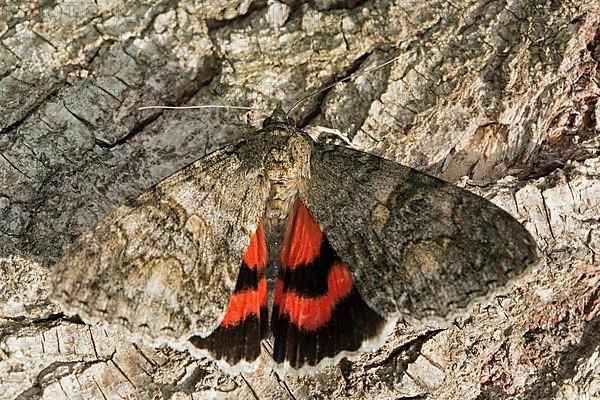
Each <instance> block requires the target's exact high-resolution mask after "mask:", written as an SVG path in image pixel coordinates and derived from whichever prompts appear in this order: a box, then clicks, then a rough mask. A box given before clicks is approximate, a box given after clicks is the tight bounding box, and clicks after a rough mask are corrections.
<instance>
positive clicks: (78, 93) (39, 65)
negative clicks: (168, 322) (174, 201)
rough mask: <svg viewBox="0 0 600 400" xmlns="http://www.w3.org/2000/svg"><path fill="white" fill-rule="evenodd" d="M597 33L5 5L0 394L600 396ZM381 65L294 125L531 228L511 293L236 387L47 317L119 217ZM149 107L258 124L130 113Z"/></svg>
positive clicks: (295, 13) (482, 16)
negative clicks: (66, 264)
mask: <svg viewBox="0 0 600 400" xmlns="http://www.w3.org/2000/svg"><path fill="white" fill-rule="evenodd" d="M598 15H600V10H599V7H598V3H597V1H595V0H589V1H583V0H582V1H577V2H575V1H573V2H566V1H565V2H559V1H551V2H550V1H549V2H541V1H539V2H538V1H525V0H522V1H513V2H502V1H491V2H490V1H470V2H467V1H463V2H442V1H440V2H427V3H426V4H425V3H423V2H412V3H410V2H400V1H398V2H383V1H381V2H377V1H374V2H371V1H365V2H362V1H314V2H311V3H310V4H302V3H301V2H287V4H284V3H277V2H264V1H256V2H251V1H229V2H214V3H213V2H207V1H205V2H195V3H194V2H192V1H181V2H176V3H173V2H169V1H157V2H148V3H144V2H130V1H128V2H127V3H126V4H124V3H121V2H97V3H96V2H92V1H89V2H87V1H81V2H72V1H71V2H43V3H30V2H20V3H16V4H13V3H11V4H10V5H8V6H5V5H2V7H1V8H0V94H1V96H0V257H2V258H0V274H1V275H2V279H0V398H2V399H4V398H6V399H13V398H21V399H26V398H39V397H42V398H48V399H54V398H71V399H78V398H82V399H83V398H85V399H88V398H98V399H103V398H109V399H110V398H119V397H128V396H129V397H133V398H172V399H179V398H198V399H201V398H206V397H209V396H214V397H223V398H281V399H285V398H293V397H295V398H306V397H312V398H334V397H335V398H367V399H370V398H373V399H374V398H402V397H407V398H431V399H464V398H470V399H471V398H472V399H496V398H498V399H502V398H508V397H510V396H513V397H515V398H527V399H547V398H552V399H574V398H594V396H595V397H599V396H600V372H599V371H600V337H599V335H598V332H599V331H600V289H599V286H600V266H599V265H600V260H599V255H598V252H599V251H600V229H599V215H600V204H599V200H598V199H599V197H600V138H599V135H598V132H599V130H600V122H599V121H600V111H599V110H600V108H598V107H597V104H598V96H599V93H600V88H599V87H598V79H599V78H598V62H599V60H600V30H599V28H598V26H599V25H600V17H599V16H598ZM394 56H401V57H400V59H399V60H398V61H397V62H395V63H393V64H391V65H390V66H389V67H388V68H382V69H379V70H377V71H375V72H373V73H370V74H368V75H363V76H360V77H358V78H356V79H354V80H352V81H350V82H347V83H344V84H341V85H338V86H336V87H335V88H333V89H330V90H327V91H325V92H324V93H322V94H320V95H318V96H316V97H314V98H311V99H309V100H308V101H307V102H306V103H305V104H304V105H303V106H302V107H301V108H300V110H299V112H298V113H297V114H296V117H297V120H298V121H299V123H300V125H301V126H306V127H307V130H309V131H311V132H313V133H315V134H319V135H320V136H321V140H339V139H338V138H337V135H331V134H330V133H329V132H330V129H318V128H316V126H324V127H328V128H333V129H335V130H337V131H339V132H341V133H342V136H344V137H346V138H347V140H348V141H349V142H350V143H351V144H352V146H354V147H356V148H359V149H362V150H365V151H368V152H371V153H373V154H378V155H382V156H384V157H386V158H389V159H392V160H395V161H398V162H402V163H404V164H406V165H409V166H412V167H415V168H417V169H420V170H423V171H427V172H429V173H432V174H434V175H436V176H439V177H442V178H444V179H447V180H450V181H452V182H459V183H461V184H462V185H464V186H466V187H467V188H468V189H470V190H472V191H473V192H475V193H477V194H480V195H483V196H484V197H486V198H488V199H491V200H492V201H493V202H494V203H496V204H498V205H500V206H502V207H503V208H504V209H505V210H507V211H508V212H510V213H511V214H512V215H513V216H515V217H516V218H517V219H519V220H520V221H523V222H524V224H525V226H526V227H527V228H528V229H529V231H530V232H531V233H532V235H534V238H535V239H536V240H537V243H538V246H539V249H540V254H541V255H542V257H543V259H542V261H541V262H540V263H539V265H538V266H537V268H536V269H535V270H534V273H533V274H531V275H529V276H525V277H522V278H521V279H520V280H519V281H517V282H516V284H515V286H514V287H513V289H512V290H509V291H508V292H507V293H506V294H505V295H502V296H498V297H495V298H492V299H489V301H486V302H482V303H481V305H480V306H478V307H475V308H473V309H471V310H470V311H469V312H468V313H467V314H466V315H465V316H463V317H461V318H459V319H456V320H454V321H449V322H448V323H447V324H442V325H432V324H425V323H422V322H420V321H408V320H407V321H404V322H403V323H402V324H401V325H399V326H398V329H397V330H396V331H395V332H394V334H393V335H392V336H391V337H390V339H389V341H388V343H387V344H386V345H385V346H384V348H383V349H382V350H381V351H379V352H377V353H373V354H365V355H364V356H363V357H362V358H361V359H359V360H358V361H357V362H355V363H350V362H342V363H341V365H340V366H339V367H332V368H328V369H326V370H323V371H322V372H320V373H319V374H317V375H315V376H314V377H303V378H298V377H285V376H278V375H276V374H273V373H270V372H269V371H267V370H259V371H258V372H257V373H255V374H253V375H244V376H237V377H234V378H231V377H228V376H226V375H223V374H222V373H221V372H219V371H218V370H217V369H216V368H215V367H214V365H213V364H212V363H210V362H208V361H206V360H194V359H192V358H191V357H190V356H189V355H187V354H186V353H182V352H178V351H176V350H172V349H169V348H167V347H163V348H159V349H152V348H148V347H145V346H142V345H140V344H135V343H130V342H129V341H128V340H127V339H128V338H127V337H126V336H127V335H126V334H125V333H124V332H123V331H121V330H120V329H119V328H118V327H109V328H106V327H101V326H88V325H85V324H83V323H81V321H80V320H78V319H77V318H76V317H69V316H65V315H64V314H63V313H62V310H60V309H59V308H58V307H57V306H55V305H52V304H51V303H49V302H48V301H47V294H48V287H49V281H50V279H51V274H52V265H53V263H54V262H55V261H56V260H57V258H58V257H59V256H60V255H61V254H62V253H63V252H64V251H65V250H66V248H67V246H68V245H69V243H71V242H72V241H73V240H74V238H76V237H77V236H79V235H80V234H81V233H82V232H83V231H84V230H85V229H86V228H89V227H90V226H92V225H93V224H94V223H95V222H96V221H97V220H98V219H100V218H101V217H102V216H104V215H106V214H107V213H108V212H110V211H111V210H112V209H114V208H115V207H116V206H117V205H118V204H120V203H122V202H123V201H124V200H125V199H126V198H128V197H131V196H134V195H136V194H137V193H139V192H141V191H142V190H143V189H145V188H148V187H150V186H151V185H152V184H154V183H156V182H158V181H159V180H161V179H162V178H164V177H166V176H167V175H169V174H170V173H172V172H174V171H176V170H178V169H179V168H181V167H183V166H184V165H186V164H188V163H189V162H191V161H193V160H194V159H196V158H198V157H200V156H202V155H203V154H206V153H207V152H208V151H211V150H214V149H216V148H218V147H220V146H222V145H223V144H225V143H228V142H230V141H231V140H233V139H235V138H238V137H240V136H241V135H243V134H245V133H246V132H248V124H250V125H254V126H257V125H258V124H259V121H260V120H261V119H262V118H263V117H264V116H265V114H268V113H269V112H270V110H272V108H273V107H274V106H275V105H276V104H277V103H280V104H282V106H283V107H284V108H286V107H289V106H291V105H292V104H293V103H294V102H295V101H296V100H297V99H298V98H299V97H301V96H302V95H303V94H305V93H307V91H310V90H314V89H318V88H320V87H323V86H325V85H326V84H327V83H330V82H332V81H335V80H336V79H339V78H342V77H345V76H348V75H349V74H351V73H353V72H355V71H358V70H362V69H365V68H367V67H369V66H373V65H377V64H380V63H382V62H384V61H385V60H388V59H390V58H392V57H394ZM154 103H160V104H177V105H182V104H188V103H189V104H213V103H219V104H228V105H251V106H253V107H256V108H259V109H261V110H264V111H263V112H260V111H257V112H252V113H247V114H242V113H239V112H237V111H235V112H234V111H215V110H200V111H193V112H164V111H144V112H140V111H137V107H138V106H141V105H148V104H154ZM463 176H467V177H468V178H466V179H465V178H462V177H463Z"/></svg>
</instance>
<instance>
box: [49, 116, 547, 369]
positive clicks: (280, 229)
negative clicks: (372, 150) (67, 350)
mask: <svg viewBox="0 0 600 400" xmlns="http://www.w3.org/2000/svg"><path fill="white" fill-rule="evenodd" d="M536 257H537V256H536V248H535V243H534V240H533V239H532V238H531V236H530V235H529V233H528V232H527V230H526V229H524V228H523V227H522V226H521V225H520V224H519V223H518V222H517V221H516V220H515V219H513V218H512V217H511V216H510V215H509V214H508V213H506V212H505V211H503V210H501V209H500V208H498V207H496V206H495V205H493V204H492V203H490V202H488V201H486V200H484V199H483V198H481V197H478V196H476V195H474V194H472V193H470V192H468V191H466V190H463V189H461V188H459V187H457V186H454V185H452V184H450V183H447V182H444V181H442V180H439V179H437V178H434V177H431V176H429V175H426V174H424V173H421V172H418V171H416V170H414V169H411V168H408V167H405V166H402V165H400V164H397V163H395V162H392V161H389V160H386V159H383V158H380V157H377V156H374V155H370V154H367V153H363V152H360V151H357V150H352V149H349V148H346V147H343V146H338V145H334V144H322V143H318V142H315V141H313V140H312V139H311V138H310V137H309V136H308V135H307V134H306V133H303V132H302V131H300V130H298V129H296V127H295V125H294V123H293V121H292V120H291V119H290V118H288V117H287V115H286V113H285V112H283V110H281V108H277V109H276V110H275V112H274V113H273V115H272V116H271V117H270V118H268V119H267V120H265V122H264V124H263V129H261V130H259V131H258V132H256V133H255V134H253V135H249V136H248V137H245V138H243V139H242V140H240V141H238V142H235V143H233V144H230V145H228V146H225V147H223V148H221V149H220V150H217V151H214V152H213V153H210V154H208V155H206V156H204V157H202V158H200V159H198V160H197V161H195V162H193V163H192V164H190V165H188V166H187V167H185V168H183V169H181V170H179V171H177V172H175V173H174V174H173V175H171V176H170V177H168V178H166V179H164V180H163V181H161V182H160V183H158V184H157V185H156V186H154V187H152V188H150V189H149V190H147V191H145V192H143V193H142V194H141V195H140V196H139V197H138V198H137V199H135V200H133V201H130V202H129V203H127V204H124V205H122V206H120V207H118V208H117V209H116V210H114V211H113V212H112V213H110V214H108V215H107V216H106V217H105V218H103V219H102V220H100V221H99V222H98V223H97V224H96V225H95V226H94V227H93V228H91V229H90V230H88V231H87V232H85V233H84V234H83V235H82V236H81V237H80V238H79V239H77V240H76V241H75V242H74V243H73V244H72V246H71V247H70V249H69V250H68V251H67V252H66V254H65V255H64V256H63V258H62V259H61V260H60V261H59V262H58V263H57V264H56V265H55V266H54V270H53V294H52V299H53V300H54V301H55V302H57V303H58V304H60V305H61V306H62V307H63V309H64V310H65V312H68V313H73V314H79V315H80V316H81V317H82V318H83V319H84V320H85V321H104V322H106V323H121V324H124V325H125V326H127V327H128V328H129V330H130V331H132V332H134V333H136V334H138V335H140V336H141V337H143V338H144V339H146V340H147V341H150V342H151V343H153V344H155V345H157V344H168V345H171V346H173V347H178V348H180V347H184V348H186V349H188V350H189V351H190V352H191V353H192V354H194V355H197V356H206V355H208V356H210V357H211V358H212V359H214V360H216V361H217V363H218V364H219V365H220V366H222V367H223V368H225V369H227V370H229V371H233V372H238V371H241V370H247V369H252V368H256V365H257V362H258V360H259V359H260V357H261V342H262V341H263V340H271V341H272V343H273V347H272V359H273V360H274V362H275V363H276V365H277V366H282V367H286V368H292V369H296V370H306V369H310V368H313V367H319V366H320V365H325V364H331V363H335V362H336V361H337V360H339V359H340V358H341V357H343V356H349V355H354V354H358V353H360V352H361V351H364V350H374V349H376V348H378V347H379V346H381V344H382V343H383V341H384V340H385V338H386V337H387V335H388V334H389V333H390V331H391V330H392V329H393V328H394V326H395V323H396V321H397V320H398V318H402V317H404V316H408V315H410V316H411V317H416V318H426V317H430V316H438V317H447V316H450V315H452V314H453V313H454V312H455V311H457V310H461V309H464V308H465V307H467V306H468V305H469V304H470V303H471V302H472V300H473V299H474V298H476V297H478V296H481V295H483V294H485V293H487V292H488V291H489V290H490V289H493V288H497V287H501V286H503V285H504V284H506V282H507V281H508V280H509V278H511V277H514V276H515V275H517V274H519V273H521V272H522V271H523V270H524V269H525V268H526V267H527V266H529V265H530V264H531V263H533V262H534V261H535V260H536ZM274 269H277V274H276V276H275V275H273V274H272V273H271V275H270V271H273V270H274ZM269 276H272V277H273V279H269Z"/></svg>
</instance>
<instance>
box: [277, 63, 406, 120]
mask: <svg viewBox="0 0 600 400" xmlns="http://www.w3.org/2000/svg"><path fill="white" fill-rule="evenodd" d="M400 57H401V56H397V57H394V58H392V59H391V60H388V61H386V62H384V63H383V64H379V65H375V66H373V67H369V68H365V69H364V70H362V71H357V72H355V73H353V74H351V75H348V76H347V77H345V78H342V79H340V80H338V81H335V82H333V83H332V84H330V85H327V86H325V87H324V88H321V89H318V90H315V91H314V92H312V93H309V94H307V95H306V96H304V97H302V98H301V99H300V100H298V101H297V102H296V103H294V105H293V106H292V108H290V110H289V111H288V112H287V113H286V116H287V117H289V115H290V113H291V112H292V111H294V110H295V109H296V108H297V107H298V106H299V105H300V104H302V103H304V102H305V101H306V100H307V99H310V98H311V97H313V96H316V95H318V94H320V93H323V92H324V91H326V90H329V89H331V88H332V87H334V86H335V85H337V84H339V83H342V82H345V81H347V80H350V79H354V78H356V77H358V76H361V75H364V74H366V73H368V72H372V71H376V70H378V69H380V68H383V67H385V66H386V65H388V64H391V63H393V62H394V61H396V60H398V59H399V58H400Z"/></svg>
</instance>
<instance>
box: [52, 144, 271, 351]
mask: <svg viewBox="0 0 600 400" xmlns="http://www.w3.org/2000/svg"><path fill="white" fill-rule="evenodd" d="M246 147H248V144H245V143H242V144H238V145H236V146H228V147H226V148H224V149H221V150H218V151H216V152H214V153H212V154H210V155H208V156H206V157H204V158H202V159H200V160H198V161H196V162H194V163H193V164H191V165H189V166H188V167H186V168H184V169H182V170H180V171H178V172H177V173H175V174H173V175H171V176H170V177H169V178H167V179H165V180H164V181H162V182H160V183H159V184H158V185H156V186H155V187H154V188H152V189H150V190H148V191H146V192H144V193H142V194H141V195H140V196H139V198H138V199H137V200H136V201H134V202H131V203H130V204H127V205H123V206H121V207H119V208H117V209H116V210H115V211H113V212H112V213H111V214H109V215H108V216H106V217H105V218H104V219H102V220H101V221H100V222H98V223H97V224H96V226H95V227H93V228H92V229H90V230H89V231H87V232H86V233H84V234H83V235H82V236H81V237H80V238H79V239H78V240H77V241H76V242H75V243H74V244H73V245H72V246H71V248H70V249H69V250H68V252H67V253H66V254H65V256H64V257H63V258H62V259H61V260H60V261H59V262H58V263H57V264H56V265H55V267H54V271H53V274H54V275H53V276H54V282H53V283H54V291H53V300H54V301H56V302H57V303H59V304H61V305H62V306H63V307H64V308H65V310H66V311H67V312H69V313H77V314H79V315H80V316H81V317H82V318H84V319H85V320H92V321H96V320H102V321H105V322H109V323H114V322H122V323H124V324H125V325H126V326H128V327H129V328H130V329H131V330H132V331H133V332H134V333H141V334H142V335H143V336H145V337H147V338H150V339H151V340H155V341H157V342H164V341H166V340H172V339H175V340H179V341H181V340H184V339H185V338H187V337H188V336H190V335H192V334H195V335H201V336H206V335H208V334H209V333H210V332H211V331H212V330H213V329H214V328H215V327H216V326H217V325H218V324H219V322H220V320H221V318H222V316H223V314H224V312H225V308H226V306H227V303H228V302H229V299H230V294H231V292H232V290H233V288H234V286H235V282H236V279H237V274H238V272H239V269H240V265H241V259H242V255H243V253H244V251H245V250H246V248H247V247H248V244H249V243H250V237H251V235H252V234H253V233H254V231H255V230H256V227H257V225H258V223H259V220H260V218H261V217H262V214H263V213H264V209H265V202H266V197H267V194H268V187H267V184H266V183H265V180H264V173H263V171H262V169H261V163H260V162H258V163H254V162H248V160H244V159H243V155H244V154H247V153H248V152H247V151H246V150H248V149H246ZM252 151H253V153H250V154H253V155H255V156H260V155H257V154H256V152H255V151H254V149H252Z"/></svg>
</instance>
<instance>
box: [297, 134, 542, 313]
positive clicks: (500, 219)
mask: <svg viewBox="0 0 600 400" xmlns="http://www.w3.org/2000/svg"><path fill="white" fill-rule="evenodd" d="M300 195H301V198H302V200H303V201H304V202H305V204H306V206H307V207H308V209H309V210H310V211H311V213H312V214H313V215H314V217H315V218H316V220H317V221H318V222H319V224H320V225H321V227H322V228H323V230H324V232H325V234H326V235H327V237H328V238H329V241H330V242H331V244H332V246H333V247H334V249H335V250H336V251H337V253H338V254H339V256H340V257H341V258H342V260H343V261H345V262H346V263H347V264H348V265H349V267H350V269H351V271H352V274H353V276H354V278H355V281H356V285H357V287H358V290H359V292H360V293H361V295H362V297H363V298H364V299H365V301H366V302H367V304H369V305H370V306H371V307H373V309H374V310H375V311H377V312H379V313H380V314H381V315H383V316H386V315H393V314H398V313H400V314H402V313H405V312H410V313H411V315H413V316H416V317H426V316H430V315H435V316H445V315H448V314H450V313H451V312H453V311H454V310H457V309H461V308H464V307H466V306H467V305H468V303H469V302H470V301H471V300H472V299H473V298H475V297H478V296H481V295H484V294H485V293H487V292H488V291H489V290H490V289H491V288H494V287H498V286H501V285H503V284H505V283H506V282H507V281H508V279H509V278H510V277H513V276H515V275H516V274H518V273H520V272H522V271H523V270H524V269H525V268H526V267H527V266H528V265H529V264H530V263H532V262H533V261H534V260H535V259H536V249H535V244H534V241H533V239H532V238H531V236H530V235H529V233H528V232H527V231H526V230H525V229H524V228H523V227H522V226H521V225H520V224H519V223H518V222H517V221H516V220H515V219H514V218H512V217H511V216H510V215H509V214H508V213H506V212H505V211H503V210H501V209H500V208H498V207H496V206H495V205H493V204H492V203H490V202H488V201H486V200H485V199H483V198H480V197H478V196H475V195H473V194H472V193H469V192H467V191H465V190H463V189H460V188H458V187H456V186H454V185H452V184H450V183H446V182H444V181H441V180H439V179H437V178H434V177H431V176H428V175H425V174H423V173H420V172H418V171H416V170H413V169H411V168H408V167H405V166H402V165H399V164H396V163H394V162H391V161H388V160H384V159H382V158H379V157H376V156H372V155H369V154H366V153H362V152H358V151H354V150H351V149H347V148H344V147H339V146H334V145H320V144H316V145H315V146H314V151H313V155H312V160H311V177H310V180H309V181H308V182H307V185H306V186H305V187H304V188H303V190H302V191H301V194H300Z"/></svg>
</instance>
